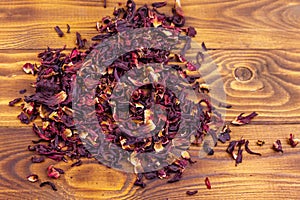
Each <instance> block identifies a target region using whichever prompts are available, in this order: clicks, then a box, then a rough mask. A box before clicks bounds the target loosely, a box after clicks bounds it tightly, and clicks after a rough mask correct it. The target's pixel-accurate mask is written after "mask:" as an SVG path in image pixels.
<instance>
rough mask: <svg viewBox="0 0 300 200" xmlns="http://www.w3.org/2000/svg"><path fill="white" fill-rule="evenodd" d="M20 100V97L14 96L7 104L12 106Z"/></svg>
mask: <svg viewBox="0 0 300 200" xmlns="http://www.w3.org/2000/svg"><path fill="white" fill-rule="evenodd" d="M20 101H22V98H16V99H14V100H12V101H10V102H9V103H8V105H9V106H14V105H15V104H16V103H19V102H20Z"/></svg>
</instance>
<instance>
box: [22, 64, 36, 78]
mask: <svg viewBox="0 0 300 200" xmlns="http://www.w3.org/2000/svg"><path fill="white" fill-rule="evenodd" d="M34 67H35V65H33V64H31V63H26V64H24V65H23V71H24V72H25V73H26V74H33V75H34V73H35V69H34Z"/></svg>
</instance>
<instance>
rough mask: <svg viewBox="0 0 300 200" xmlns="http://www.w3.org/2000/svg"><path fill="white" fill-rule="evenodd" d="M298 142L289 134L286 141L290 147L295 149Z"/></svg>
mask: <svg viewBox="0 0 300 200" xmlns="http://www.w3.org/2000/svg"><path fill="white" fill-rule="evenodd" d="M299 142H300V140H299V139H296V138H295V136H294V135H293V134H292V133H291V134H290V138H289V140H288V143H289V144H290V145H291V147H296V146H297V145H298V144H299Z"/></svg>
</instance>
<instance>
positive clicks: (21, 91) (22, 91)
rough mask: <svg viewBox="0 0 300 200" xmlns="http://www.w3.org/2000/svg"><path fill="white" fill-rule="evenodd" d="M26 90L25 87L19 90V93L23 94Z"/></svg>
mask: <svg viewBox="0 0 300 200" xmlns="http://www.w3.org/2000/svg"><path fill="white" fill-rule="evenodd" d="M26 91H27V90H26V89H23V90H20V91H19V93H20V94H25V93H26Z"/></svg>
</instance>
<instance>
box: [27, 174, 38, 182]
mask: <svg viewBox="0 0 300 200" xmlns="http://www.w3.org/2000/svg"><path fill="white" fill-rule="evenodd" d="M27 180H28V181H29V182H31V183H35V182H37V181H38V180H39V176H38V175H36V174H31V175H29V176H27Z"/></svg>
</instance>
